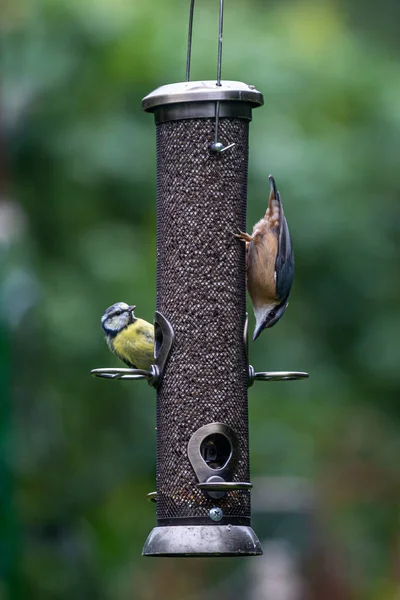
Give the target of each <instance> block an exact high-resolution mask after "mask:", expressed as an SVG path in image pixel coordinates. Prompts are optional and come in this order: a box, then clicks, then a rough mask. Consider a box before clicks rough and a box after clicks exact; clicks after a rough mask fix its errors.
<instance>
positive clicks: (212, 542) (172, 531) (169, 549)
mask: <svg viewBox="0 0 400 600" xmlns="http://www.w3.org/2000/svg"><path fill="white" fill-rule="evenodd" d="M262 553H263V552H262V548H261V545H260V542H259V540H258V537H257V535H256V534H255V532H254V531H253V529H252V528H251V527H246V526H244V525H187V526H186V525H173V526H165V527H155V528H154V529H153V530H152V531H151V532H150V534H149V536H148V538H147V540H146V543H145V545H144V547H143V552H142V555H143V556H159V557H161V556H175V557H176V556H259V555H260V554H262Z"/></svg>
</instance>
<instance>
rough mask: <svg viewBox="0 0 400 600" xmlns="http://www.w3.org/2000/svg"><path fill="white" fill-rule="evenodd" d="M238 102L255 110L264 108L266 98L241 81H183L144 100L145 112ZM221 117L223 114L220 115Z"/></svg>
mask: <svg viewBox="0 0 400 600" xmlns="http://www.w3.org/2000/svg"><path fill="white" fill-rule="evenodd" d="M218 100H219V101H221V102H224V101H236V102H246V103H249V104H250V105H251V106H252V107H253V108H255V107H257V106H262V104H264V98H263V95H262V94H261V92H259V91H258V90H256V88H255V86H254V85H247V84H246V83H242V82H241V81H221V85H220V86H218V85H217V82H216V81H215V80H214V81H182V82H179V83H170V84H168V85H163V86H161V87H159V88H157V89H156V90H154V91H153V92H151V93H150V94H148V95H147V96H146V97H145V98H143V100H142V106H143V108H144V110H146V111H148V112H153V111H154V109H155V108H156V107H157V106H165V105H168V104H176V103H182V102H185V103H186V102H211V101H214V102H216V101H218ZM220 116H222V115H221V113H220Z"/></svg>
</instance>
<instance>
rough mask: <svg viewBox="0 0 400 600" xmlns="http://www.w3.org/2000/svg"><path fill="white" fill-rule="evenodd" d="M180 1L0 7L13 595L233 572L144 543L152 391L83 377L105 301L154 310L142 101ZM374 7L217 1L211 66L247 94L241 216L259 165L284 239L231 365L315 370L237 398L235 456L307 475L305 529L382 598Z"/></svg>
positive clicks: (191, 589)
mask: <svg viewBox="0 0 400 600" xmlns="http://www.w3.org/2000/svg"><path fill="white" fill-rule="evenodd" d="M188 4H189V2H188V1H186V2H184V1H183V0H170V2H168V3H162V2H156V1H155V0H150V1H148V2H138V1H132V2H127V0H96V1H95V0H68V2H67V1H66V0H57V1H54V0H37V1H36V2H35V3H29V2H26V1H24V0H14V1H13V2H8V3H7V0H6V2H5V3H4V4H2V5H1V9H0V11H1V16H2V18H1V30H0V32H1V37H0V49H1V54H2V75H1V77H2V86H1V95H0V105H1V115H2V118H1V125H2V136H3V141H4V149H5V159H4V162H5V166H6V172H5V174H4V178H5V179H6V180H7V181H6V183H7V188H6V189H7V200H6V199H5V197H4V198H3V200H2V204H1V205H0V212H1V210H2V211H3V213H4V210H6V209H7V210H8V208H9V207H10V206H13V207H14V208H13V211H14V212H13V213H12V214H13V216H12V218H11V222H10V219H8V221H7V224H6V225H4V224H3V225H2V221H1V220H0V245H1V248H4V256H6V261H5V262H4V261H3V262H2V265H3V266H4V269H3V277H2V278H3V284H2V288H1V294H2V295H1V301H2V305H3V306H4V311H3V313H4V315H6V316H7V322H8V323H9V328H11V329H12V336H13V345H12V353H13V365H14V377H13V381H14V385H13V416H12V422H11V423H10V424H9V427H12V428H13V431H14V434H13V437H12V443H9V444H8V447H7V450H6V461H7V464H8V468H9V469H10V470H11V471H12V473H13V477H14V482H15V486H14V505H15V510H16V512H17V514H18V519H19V528H20V530H21V531H22V541H21V552H20V560H19V562H18V573H19V580H20V585H21V586H22V589H23V590H24V591H23V592H22V596H21V597H23V598H28V597H29V598H40V600H47V599H50V598H51V599H64V598H67V597H68V598H75V597H76V598H78V597H79V598H81V597H82V598H83V597H84V598H90V599H97V598H98V599H104V600H107V599H111V598H113V599H114V600H125V599H127V598H141V599H142V598H143V599H144V600H152V599H153V598H156V597H159V596H160V594H162V595H163V597H164V598H167V599H168V598H178V597H185V598H188V597H190V598H192V597H193V598H200V595H201V594H200V592H199V589H200V588H201V585H200V584H199V581H202V579H201V578H203V580H204V581H205V578H206V576H207V574H208V573H211V574H210V581H211V580H212V581H213V580H214V579H215V578H217V579H218V577H219V578H223V577H224V576H225V575H227V573H231V572H232V569H236V568H239V567H238V565H237V564H236V562H234V563H233V562H232V561H228V562H225V563H224V565H225V567H221V568H219V564H218V568H217V566H216V565H215V561H214V562H213V561H206V562H204V563H202V564H203V565H207V567H205V566H199V563H198V561H194V562H193V563H190V565H189V563H188V562H185V570H184V571H185V572H184V573H182V569H181V566H180V565H181V563H179V561H178V563H177V562H176V561H167V562H163V561H162V560H161V562H160V561H158V560H154V561H146V560H145V559H143V558H141V556H140V551H141V547H142V544H143V542H144V540H145V538H146V535H147V533H148V532H149V530H150V528H151V527H152V526H153V524H154V510H153V507H152V506H150V505H148V504H147V503H146V502H145V500H144V498H145V494H146V493H147V492H148V491H152V490H153V489H154V487H155V482H154V480H155V430H154V425H155V402H154V392H153V391H152V390H151V389H150V388H148V386H146V385H145V384H144V383H138V384H135V385H129V384H126V383H123V382H121V383H117V384H116V383H111V382H105V381H100V380H93V379H91V378H90V377H89V376H88V372H89V370H90V369H91V368H93V367H97V366H104V365H110V366H112V365H113V364H115V365H116V364H117V362H116V360H115V359H113V358H112V357H111V355H110V354H109V353H108V350H107V348H106V346H105V344H104V343H103V340H102V333H101V329H100V326H99V319H100V316H101V314H102V312H103V310H104V309H105V307H107V306H108V305H110V304H111V303H113V302H115V301H117V300H124V301H127V302H132V303H133V302H134V303H135V304H136V305H137V306H138V309H137V313H138V314H140V316H142V317H144V318H146V319H148V320H152V316H153V313H154V309H155V194H156V186H155V131H154V129H155V128H154V123H153V119H152V117H151V116H149V115H146V114H145V113H143V111H142V109H141V104H140V103H141V98H142V97H143V96H144V95H146V94H147V93H148V92H150V91H151V90H152V89H154V88H155V87H157V86H159V85H162V84H165V83H170V82H174V81H179V80H182V78H183V77H184V67H185V64H184V63H185V46H186V31H187V17H188ZM386 5H387V6H388V7H390V10H388V12H387V13H385V11H384V10H383V9H382V10H381V11H379V12H380V18H379V26H378V24H377V23H375V21H374V19H375V14H376V11H375V8H373V9H372V7H373V6H375V5H373V4H372V3H367V4H364V3H360V2H359V1H356V0H354V1H353V2H350V3H344V2H339V1H335V0H331V1H329V0H323V1H317V0H314V1H313V0H307V1H304V2H280V3H271V4H268V3H262V2H259V1H256V0H248V1H247V2H240V1H239V0H232V1H231V2H227V6H226V11H225V25H224V33H225V36H224V54H223V78H225V79H236V80H245V81H246V82H248V83H252V84H255V85H256V87H257V88H258V89H260V90H261V91H262V92H263V93H264V95H265V106H264V107H263V108H259V109H257V110H256V111H254V115H253V123H252V125H251V150H250V169H249V193H248V205H249V208H248V223H249V228H250V227H251V224H252V223H253V222H255V221H256V220H257V219H259V218H260V216H261V214H262V213H263V211H264V210H265V203H266V197H267V186H268V180H267V176H268V173H269V172H272V173H273V174H274V175H275V177H276V178H277V181H278V183H279V188H280V190H281V194H282V197H283V199H284V202H285V212H286V216H287V218H288V222H289V224H290V227H291V234H292V238H293V243H294V247H295V253H296V254H295V256H296V280H295V285H294V289H293V291H292V296H291V301H290V308H289V310H288V311H287V313H286V314H285V318H284V319H283V320H282V321H281V322H280V323H279V326H277V327H276V328H274V329H272V330H271V331H268V333H266V334H264V335H263V336H261V338H260V339H259V340H257V342H256V344H255V345H254V346H253V345H252V346H251V349H250V352H251V362H252V364H254V366H255V367H256V369H259V370H264V369H271V370H275V369H277V370H279V369H284V370H286V369H296V370H306V371H309V372H310V374H311V378H310V379H309V380H308V381H306V382H298V383H287V384H285V383H282V384H271V385H270V386H269V385H267V384H258V385H255V386H254V387H253V388H252V389H251V390H250V393H249V394H250V428H251V443H252V472H253V475H255V474H258V475H288V474H290V475H297V476H304V477H307V478H310V480H311V481H312V482H314V483H315V485H316V486H317V488H318V490H319V497H320V503H319V506H318V513H319V518H320V519H321V522H323V528H324V530H325V531H326V532H327V535H328V537H329V538H330V539H332V543H334V544H336V545H339V547H340V548H342V551H343V552H344V553H345V554H346V556H347V557H348V560H347V561H346V563H345V568H344V572H345V576H346V578H347V579H348V582H349V586H350V588H351V589H352V590H355V591H354V593H355V594H356V595H355V597H358V598H363V599H364V598H365V599H366V600H367V599H370V598H374V599H375V598H382V600H386V598H387V599H389V598H393V599H394V598H395V593H396V590H397V585H398V579H397V578H398V571H397V570H396V569H395V568H394V565H395V563H396V560H397V559H398V553H399V543H398V540H399V501H400V473H399V470H398V468H397V458H398V455H399V451H400V438H399V428H400V404H399V402H398V400H399V390H400V370H399V358H400V356H399V339H400V304H399V300H398V299H399V297H400V278H399V270H398V260H399V250H400V235H399V234H400V204H399V195H400V194H399V190H400V170H399V168H398V155H399V147H400V146H399V144H400V103H399V101H398V100H399V97H400V67H399V48H398V46H397V43H396V37H395V36H394V37H393V34H392V32H393V27H394V22H393V19H391V17H390V15H393V14H398V5H397V4H396V3H394V2H386V3H385V2H383V3H382V7H384V6H386ZM364 7H366V10H365V11H364ZM396 7H397V8H396ZM359 11H361V12H362V15H363V16H362V19H361V20H359V21H357V18H356V17H357V15H358V14H359ZM391 11H392V12H391ZM384 14H386V15H387V16H386V18H385V17H384V16H383V15H384ZM368 15H370V16H369V17H368ZM216 32H217V3H215V2H211V0H205V1H204V2H198V6H197V8H196V15H195V29H194V47H193V70H192V78H193V79H208V78H210V79H211V78H213V77H215V71H216ZM371 32H373V33H371ZM3 194H4V192H3ZM16 203H18V205H19V208H18V209H17V204H16ZM7 207H8V208H7ZM7 210H6V213H7V214H9V211H8V212H7ZM10 223H11V224H10ZM1 226H3V230H4V231H14V230H15V232H16V233H15V235H14V236H13V238H12V243H11V242H9V240H6V237H7V236H4V235H1V233H2V230H1ZM2 256H3V253H2ZM249 313H251V315H252V311H251V307H250V305H249ZM251 318H252V317H251ZM252 324H253V321H251V325H252ZM6 413H7V411H3V414H2V418H3V419H5V418H6ZM189 562H190V561H189ZM217 562H218V561H217ZM191 565H192V566H191ZM332 568H333V567H332ZM217 571H219V574H218V573H217ZM173 574H175V575H174V576H173ZM224 574H225V575H224ZM190 582H191V583H190ZM168 590H169V591H168ZM11 594H12V592H11ZM199 594H200V595H199ZM4 597H5V596H4ZM10 597H17V596H16V594H14V595H10ZM204 597H206V596H204ZM208 597H211V596H208ZM346 597H347V596H346ZM0 598H3V595H2V590H1V589H0ZM318 600H322V597H321V596H319V599H318ZM324 600H325V598H324ZM337 600H339V597H337Z"/></svg>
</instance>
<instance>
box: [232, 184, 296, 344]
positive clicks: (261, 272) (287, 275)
mask: <svg viewBox="0 0 400 600" xmlns="http://www.w3.org/2000/svg"><path fill="white" fill-rule="evenodd" d="M269 184H270V193H269V199H268V208H267V211H266V213H265V216H264V217H263V218H262V219H261V220H260V221H258V223H256V224H255V225H254V227H253V233H252V234H251V235H249V234H248V233H243V232H239V234H236V237H238V238H239V239H240V240H242V241H244V242H246V265H247V266H246V270H247V289H248V292H249V294H250V298H251V301H252V303H253V309H254V315H255V317H256V327H255V330H254V334H253V341H254V340H255V339H257V338H258V336H259V335H260V333H261V332H262V331H263V329H266V328H267V327H272V326H273V325H275V323H277V322H278V321H279V319H280V318H281V317H282V315H283V313H284V312H285V310H286V307H287V305H288V298H289V293H290V289H291V287H292V283H293V278H294V257H293V250H292V243H291V240H290V235H289V228H288V224H287V222H286V219H285V216H284V214H283V205H282V200H281V197H280V194H279V192H278V191H277V189H276V184H275V180H274V178H273V177H272V175H270V176H269Z"/></svg>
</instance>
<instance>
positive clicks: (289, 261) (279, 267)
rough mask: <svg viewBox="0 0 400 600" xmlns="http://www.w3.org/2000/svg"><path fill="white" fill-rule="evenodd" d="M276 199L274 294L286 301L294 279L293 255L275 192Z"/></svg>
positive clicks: (287, 228)
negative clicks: (276, 235)
mask: <svg viewBox="0 0 400 600" xmlns="http://www.w3.org/2000/svg"><path fill="white" fill-rule="evenodd" d="M276 198H277V200H278V202H279V207H280V219H279V237H278V251H277V255H276V261H275V273H276V292H277V296H278V298H279V299H281V300H282V301H286V300H287V298H288V296H289V293H290V289H291V287H292V283H293V279H294V255H293V249H292V241H291V239H290V234H289V227H288V224H287V221H286V218H285V215H284V212H283V204H282V200H281V197H280V194H279V192H277V194H276Z"/></svg>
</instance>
